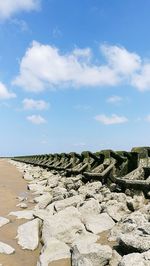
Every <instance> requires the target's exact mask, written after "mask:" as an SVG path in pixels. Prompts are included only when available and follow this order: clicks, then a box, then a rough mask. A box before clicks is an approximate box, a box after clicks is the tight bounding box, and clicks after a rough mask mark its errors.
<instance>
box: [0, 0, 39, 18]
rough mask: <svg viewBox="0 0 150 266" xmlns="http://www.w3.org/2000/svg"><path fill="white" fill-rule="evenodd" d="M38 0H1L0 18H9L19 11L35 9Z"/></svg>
mask: <svg viewBox="0 0 150 266" xmlns="http://www.w3.org/2000/svg"><path fill="white" fill-rule="evenodd" d="M39 5H40V0H1V1H0V19H2V20H4V19H7V18H10V17H11V16H12V15H14V14H15V13H18V12H20V11H31V10H37V9H38V8H39Z"/></svg>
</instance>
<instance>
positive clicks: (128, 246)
mask: <svg viewBox="0 0 150 266" xmlns="http://www.w3.org/2000/svg"><path fill="white" fill-rule="evenodd" d="M118 242H119V246H120V247H121V248H122V249H123V250H126V252H127V253H131V252H144V251H147V250H149V249H150V235H147V234H145V235H140V234H138V231H133V232H131V233H127V234H122V235H120V237H119V238H118Z"/></svg>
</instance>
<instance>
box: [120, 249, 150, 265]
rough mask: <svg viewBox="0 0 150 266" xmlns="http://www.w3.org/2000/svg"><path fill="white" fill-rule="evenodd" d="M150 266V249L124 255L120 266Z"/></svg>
mask: <svg viewBox="0 0 150 266" xmlns="http://www.w3.org/2000/svg"><path fill="white" fill-rule="evenodd" d="M129 265H130V266H149V265H150V251H148V252H144V253H131V254H128V255H125V256H123V258H122V260H121V262H120V263H119V266H129Z"/></svg>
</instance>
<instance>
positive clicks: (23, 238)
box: [16, 218, 40, 250]
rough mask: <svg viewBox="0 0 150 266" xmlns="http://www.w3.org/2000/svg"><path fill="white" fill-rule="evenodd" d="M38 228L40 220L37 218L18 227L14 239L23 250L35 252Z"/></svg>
mask: <svg viewBox="0 0 150 266" xmlns="http://www.w3.org/2000/svg"><path fill="white" fill-rule="evenodd" d="M39 228H40V220H39V219H38V218H37V219H34V220H32V221H30V222H27V223H25V224H22V225H20V226H19V227H18V230H17V233H18V234H17V237H16V238H17V239H18V244H19V245H20V246H21V247H22V248H23V249H28V250H35V249H36V248H37V247H38V244H39Z"/></svg>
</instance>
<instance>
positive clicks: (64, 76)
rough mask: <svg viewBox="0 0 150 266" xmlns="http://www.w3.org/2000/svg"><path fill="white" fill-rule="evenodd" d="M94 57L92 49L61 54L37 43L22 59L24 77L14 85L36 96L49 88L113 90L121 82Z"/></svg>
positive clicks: (21, 71) (21, 76) (52, 48)
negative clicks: (72, 87) (109, 88)
mask: <svg viewBox="0 0 150 266" xmlns="http://www.w3.org/2000/svg"><path fill="white" fill-rule="evenodd" d="M90 57H91V51H90V49H89V48H86V49H75V50H74V51H72V52H71V53H67V54H61V53H60V51H59V50H58V49H57V48H56V47H52V46H50V45H42V44H40V43H38V42H35V41H34V42H33V43H32V46H31V47H30V48H29V49H28V50H27V51H26V53H25V55H24V57H23V58H22V60H21V64H20V75H19V76H17V77H16V79H15V80H14V82H13V83H14V84H16V85H18V86H21V87H23V88H25V89H26V90H29V91H35V92H36V91H42V90H44V89H45V88H46V87H48V86H49V87H57V86H59V87H63V86H74V87H80V86H90V87H94V86H113V85H116V84H117V83H118V82H119V77H118V76H117V75H116V73H115V72H114V70H113V69H111V68H110V67H109V66H107V65H94V64H92V63H91V60H90ZM37 66H38V67H37Z"/></svg>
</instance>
